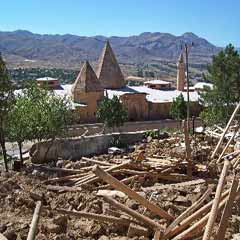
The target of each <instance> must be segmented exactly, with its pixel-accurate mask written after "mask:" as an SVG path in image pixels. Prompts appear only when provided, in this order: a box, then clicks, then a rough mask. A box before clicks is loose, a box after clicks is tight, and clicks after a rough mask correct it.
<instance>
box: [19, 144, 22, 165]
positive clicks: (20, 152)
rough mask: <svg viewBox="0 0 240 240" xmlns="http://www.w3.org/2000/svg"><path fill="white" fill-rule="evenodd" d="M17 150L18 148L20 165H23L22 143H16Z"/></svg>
mask: <svg viewBox="0 0 240 240" xmlns="http://www.w3.org/2000/svg"><path fill="white" fill-rule="evenodd" d="M18 148H19V155H20V160H21V164H22V165H23V154H22V142H18Z"/></svg>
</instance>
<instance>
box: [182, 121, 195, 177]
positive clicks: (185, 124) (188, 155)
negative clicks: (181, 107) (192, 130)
mask: <svg viewBox="0 0 240 240" xmlns="http://www.w3.org/2000/svg"><path fill="white" fill-rule="evenodd" d="M183 127H184V141H185V147H186V159H187V162H188V165H187V175H188V176H190V177H191V176H192V167H193V166H192V156H191V151H192V150H191V146H190V140H189V126H188V122H187V121H185V120H183Z"/></svg>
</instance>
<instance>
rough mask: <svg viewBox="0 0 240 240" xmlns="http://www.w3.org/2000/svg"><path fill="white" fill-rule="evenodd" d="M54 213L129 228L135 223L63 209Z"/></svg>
mask: <svg viewBox="0 0 240 240" xmlns="http://www.w3.org/2000/svg"><path fill="white" fill-rule="evenodd" d="M53 211H55V212H58V213H61V214H66V215H70V216H76V217H79V218H87V219H94V220H96V221H99V222H107V223H112V224H116V225H122V226H127V227H129V224H130V223H132V222H133V221H131V220H129V219H126V218H118V217H113V216H108V215H104V214H96V213H88V212H83V211H69V210H65V209H61V208H60V209H59V208H57V209H54V210H53Z"/></svg>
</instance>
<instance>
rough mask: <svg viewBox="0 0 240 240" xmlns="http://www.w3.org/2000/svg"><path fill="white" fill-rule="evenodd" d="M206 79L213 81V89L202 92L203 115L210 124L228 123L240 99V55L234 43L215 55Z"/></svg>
mask: <svg viewBox="0 0 240 240" xmlns="http://www.w3.org/2000/svg"><path fill="white" fill-rule="evenodd" d="M206 79H207V80H208V81H209V82H211V83H213V89H210V88H206V89H205V91H204V92H203V93H202V94H201V101H202V104H203V106H204V110H203V112H202V113H201V117H202V119H203V120H204V121H205V122H206V123H207V124H209V125H213V124H217V123H218V124H219V123H220V124H226V122H227V120H228V119H229V116H230V115H231V113H232V111H233V109H234V107H235V104H236V102H239V100H240V91H239V89H240V55H239V53H238V52H237V51H236V50H235V49H234V47H233V45H231V44H229V45H228V46H227V47H226V48H225V49H224V50H222V51H221V52H219V54H218V55H217V56H215V57H213V61H212V64H211V65H209V67H208V74H207V75H206Z"/></svg>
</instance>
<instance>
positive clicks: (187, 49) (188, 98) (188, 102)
mask: <svg viewBox="0 0 240 240" xmlns="http://www.w3.org/2000/svg"><path fill="white" fill-rule="evenodd" d="M192 46H193V42H192V43H191V44H187V43H185V44H184V48H185V55H186V78H187V128H188V131H189V129H190V124H189V121H190V96H189V71H188V55H189V53H190V50H191V47H192Z"/></svg>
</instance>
